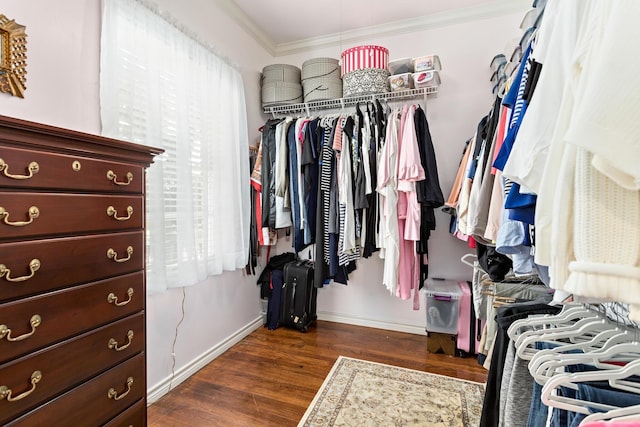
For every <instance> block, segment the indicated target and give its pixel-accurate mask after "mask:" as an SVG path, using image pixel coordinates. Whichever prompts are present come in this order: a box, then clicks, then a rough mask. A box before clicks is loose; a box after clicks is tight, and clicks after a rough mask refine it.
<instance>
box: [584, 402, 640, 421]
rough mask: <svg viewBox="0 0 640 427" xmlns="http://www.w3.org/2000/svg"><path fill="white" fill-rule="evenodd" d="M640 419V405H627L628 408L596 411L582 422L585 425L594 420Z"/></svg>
mask: <svg viewBox="0 0 640 427" xmlns="http://www.w3.org/2000/svg"><path fill="white" fill-rule="evenodd" d="M604 420H610V421H640V405H633V406H627V407H626V408H618V409H612V410H610V411H606V412H596V413H594V414H591V415H589V416H587V417H586V418H585V419H583V420H582V421H581V422H580V425H584V424H587V423H590V422H593V421H604Z"/></svg>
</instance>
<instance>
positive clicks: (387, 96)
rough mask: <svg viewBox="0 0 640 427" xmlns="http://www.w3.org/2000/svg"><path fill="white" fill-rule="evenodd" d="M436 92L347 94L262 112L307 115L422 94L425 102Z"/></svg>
mask: <svg viewBox="0 0 640 427" xmlns="http://www.w3.org/2000/svg"><path fill="white" fill-rule="evenodd" d="M436 93H438V87H423V88H418V89H409V90H401V91H395V92H385V93H377V94H371V95H360V96H349V97H346V98H338V99H328V100H324V101H311V102H303V103H299V104H286V105H272V106H267V107H264V109H263V112H264V113H265V114H272V115H273V116H274V117H275V115H276V114H290V113H297V112H305V113H306V114H307V116H310V115H311V110H328V109H337V108H341V109H344V108H346V107H351V106H354V105H356V104H358V103H363V102H367V101H375V100H376V99H377V100H380V101H393V100H401V99H408V98H417V97H420V96H423V97H424V99H425V103H426V98H427V95H432V94H436Z"/></svg>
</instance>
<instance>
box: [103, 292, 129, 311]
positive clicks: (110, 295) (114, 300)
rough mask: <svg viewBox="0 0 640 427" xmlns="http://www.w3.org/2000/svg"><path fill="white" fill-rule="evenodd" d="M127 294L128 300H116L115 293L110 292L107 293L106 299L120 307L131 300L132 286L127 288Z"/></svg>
mask: <svg viewBox="0 0 640 427" xmlns="http://www.w3.org/2000/svg"><path fill="white" fill-rule="evenodd" d="M127 295H129V299H128V300H126V301H122V302H118V297H117V296H116V294H114V293H113V292H111V293H110V294H109V295H107V301H109V304H115V305H117V306H118V307H122V306H124V305H127V304H129V303H130V302H131V297H132V296H133V288H129V289H127Z"/></svg>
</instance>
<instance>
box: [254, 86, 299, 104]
mask: <svg viewBox="0 0 640 427" xmlns="http://www.w3.org/2000/svg"><path fill="white" fill-rule="evenodd" d="M300 102H302V85H301V84H300V83H289V82H281V81H271V82H266V83H262V106H263V107H268V106H272V105H282V104H297V103H300Z"/></svg>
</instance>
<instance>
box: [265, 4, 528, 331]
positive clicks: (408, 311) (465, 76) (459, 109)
mask: <svg viewBox="0 0 640 427" xmlns="http://www.w3.org/2000/svg"><path fill="white" fill-rule="evenodd" d="M523 15H524V11H523V13H521V14H510V15H505V16H500V17H495V18H490V19H482V20H477V21H474V22H466V23H461V24H458V25H450V26H447V27H442V28H433V29H430V30H425V31H420V32H414V33H408V34H400V35H396V36H387V37H384V38H371V39H368V40H363V41H360V42H358V43H356V44H348V45H346V44H344V45H343V46H342V47H340V46H335V47H331V48H323V49H317V50H315V51H312V52H305V53H300V54H295V55H290V56H283V57H278V58H276V61H275V62H277V63H285V64H292V65H296V66H298V67H301V66H302V64H303V62H304V61H305V60H307V59H310V58H316V57H332V58H340V53H341V52H342V50H345V49H348V48H350V47H352V46H357V45H365V44H377V45H381V46H384V47H386V48H388V49H389V56H390V59H391V60H393V59H399V58H407V57H417V56H422V55H428V54H438V55H439V57H440V60H441V62H442V68H443V69H442V71H441V78H442V84H441V86H440V88H439V91H438V94H437V95H435V96H433V95H429V97H428V100H427V105H426V111H427V118H428V121H429V126H430V130H431V135H432V137H433V141H434V148H435V152H436V158H437V161H438V174H439V178H440V185H441V187H442V191H443V193H444V195H445V199H446V198H447V197H448V195H449V192H450V190H451V186H452V185H453V180H454V179H455V175H456V172H457V168H458V164H459V161H460V158H461V156H462V150H463V149H464V144H465V141H466V140H468V139H469V138H470V137H472V136H473V133H474V131H475V129H476V125H477V123H478V122H479V121H480V119H481V118H482V116H483V115H485V114H487V113H488V112H489V110H490V108H491V106H492V104H493V100H494V99H495V98H494V96H493V95H492V94H491V88H492V86H491V83H490V81H489V80H490V77H491V71H490V69H489V63H490V61H491V59H492V58H493V57H494V55H496V54H497V53H500V52H503V51H504V50H505V48H506V45H507V44H508V41H509V40H511V39H514V38H515V39H517V40H519V38H520V35H521V34H522V32H521V30H520V28H519V24H520V21H521V19H522V16H523ZM509 53H510V52H509ZM262 65H263V66H264V65H266V64H262ZM404 102H405V101H404V100H403V101H401V103H404ZM409 102H419V103H421V104H422V103H423V99H422V97H420V98H418V99H415V100H412V101H409ZM423 106H424V105H423ZM436 215H437V216H436V220H437V229H436V231H435V232H434V233H432V237H431V239H430V240H429V275H430V277H442V278H448V279H461V280H470V279H471V273H472V271H471V268H469V267H467V266H466V265H464V264H462V263H461V262H460V257H461V256H462V255H464V254H466V253H473V250H470V249H468V248H467V246H466V243H464V242H461V241H460V240H458V239H456V238H454V237H452V236H451V235H450V234H449V232H448V230H449V220H450V216H449V215H447V214H444V213H442V212H441V211H439V210H438V212H437V214H436ZM291 250H292V249H291V245H290V242H280V241H279V244H278V251H279V252H284V251H291ZM306 253H307V251H304V252H303V253H301V256H304V257H306ZM357 264H358V269H357V270H356V271H355V272H354V273H353V274H352V275H351V277H350V279H351V280H350V281H349V284H348V285H347V286H344V285H340V284H333V285H331V286H330V287H326V288H324V289H321V290H320V291H319V293H318V310H319V316H320V318H325V319H335V320H340V321H344V322H348V323H356V324H362V325H371V326H378V327H384V328H391V329H397V330H404V331H409V332H417V333H420V332H424V329H425V322H426V320H425V319H426V314H425V311H424V297H423V299H422V301H421V309H420V310H419V311H414V310H413V309H412V301H402V300H399V299H397V298H396V297H394V296H391V295H390V294H389V293H388V291H387V290H386V288H384V286H383V285H382V284H381V277H382V271H383V266H382V261H381V260H380V259H378V258H377V255H375V254H374V257H372V258H369V259H367V260H362V261H358V263H357Z"/></svg>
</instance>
